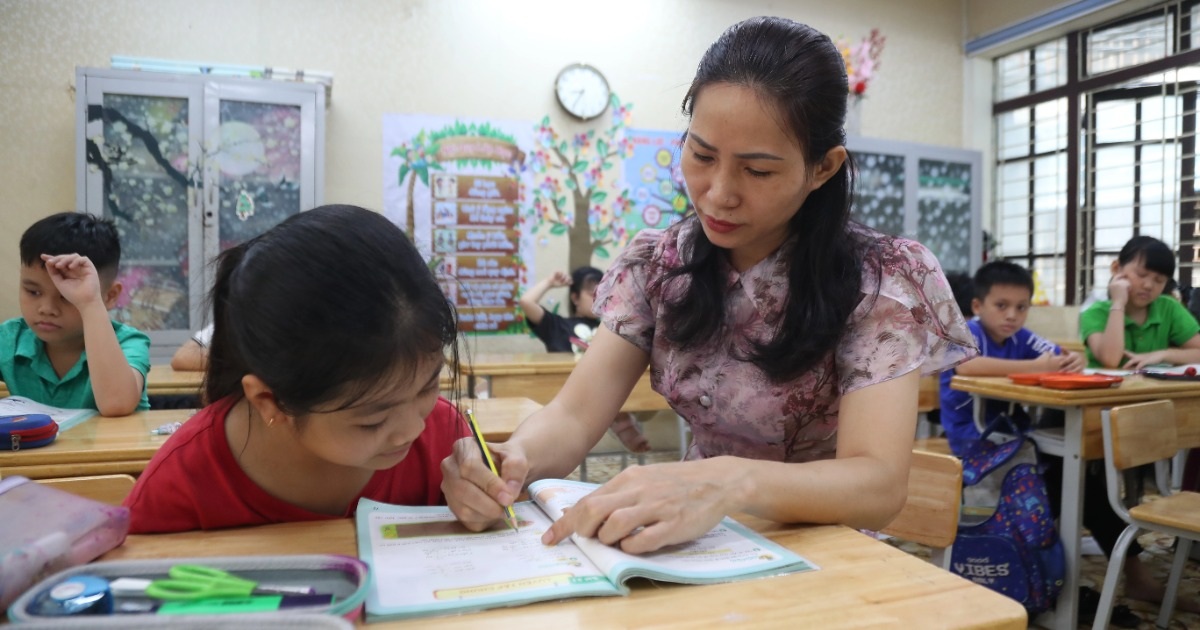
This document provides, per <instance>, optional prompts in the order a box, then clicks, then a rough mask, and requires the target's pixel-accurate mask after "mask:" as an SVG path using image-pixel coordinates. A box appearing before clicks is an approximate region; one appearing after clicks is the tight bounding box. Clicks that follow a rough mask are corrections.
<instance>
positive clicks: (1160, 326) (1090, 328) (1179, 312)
mask: <svg viewBox="0 0 1200 630" xmlns="http://www.w3.org/2000/svg"><path fill="white" fill-rule="evenodd" d="M1111 308H1112V300H1103V301H1100V302H1096V303H1095V304H1092V305H1091V307H1089V308H1088V309H1087V310H1085V311H1083V312H1082V313H1080V314H1079V335H1080V336H1081V337H1082V339H1083V343H1084V344H1085V345H1086V344H1087V338H1088V336H1090V335H1092V334H1095V333H1103V332H1104V329H1105V328H1106V327H1107V326H1108V313H1109V311H1110V310H1111ZM1198 332H1200V324H1197V323H1196V318H1195V317H1193V316H1192V314H1191V312H1189V311H1188V310H1187V308H1186V307H1184V305H1183V304H1180V303H1179V300H1176V299H1175V298H1173V297H1171V296H1169V295H1160V296H1158V297H1157V298H1154V301H1153V302H1151V303H1150V304H1149V306H1147V307H1146V321H1145V322H1144V323H1142V324H1138V323H1137V322H1135V321H1133V320H1132V319H1129V317H1125V349H1126V350H1128V351H1130V352H1133V353H1136V354H1141V353H1144V352H1154V351H1156V350H1166V349H1167V348H1178V347H1180V346H1182V345H1183V344H1185V343H1187V342H1188V340H1190V339H1191V338H1192V337H1195V336H1196V333H1198ZM1087 359H1088V367H1103V366H1102V365H1101V363H1100V361H1098V360H1097V359H1096V357H1095V356H1094V355H1093V354H1092V349H1091V348H1087ZM1124 362H1125V359H1122V360H1121V363H1124Z"/></svg>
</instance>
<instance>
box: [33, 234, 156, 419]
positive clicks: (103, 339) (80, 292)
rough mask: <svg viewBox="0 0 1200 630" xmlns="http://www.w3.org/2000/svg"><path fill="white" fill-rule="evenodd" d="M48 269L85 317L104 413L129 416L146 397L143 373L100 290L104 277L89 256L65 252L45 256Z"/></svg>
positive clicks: (90, 362)
mask: <svg viewBox="0 0 1200 630" xmlns="http://www.w3.org/2000/svg"><path fill="white" fill-rule="evenodd" d="M42 260H44V261H46V271H47V272H48V273H49V274H50V279H51V280H52V281H53V282H54V286H55V287H56V288H57V289H58V291H59V293H61V294H62V296H63V297H64V298H66V299H67V301H68V302H70V303H71V304H72V305H73V306H75V308H77V309H79V315H80V317H81V318H82V319H83V346H84V350H85V351H86V352H87V360H88V373H89V375H90V377H91V381H92V394H93V395H94V396H95V398H96V408H97V409H98V410H99V411H100V414H101V415H105V416H125V415H129V414H131V413H133V412H134V411H135V410H136V409H137V406H138V403H140V402H141V399H142V383H143V380H144V377H143V376H142V373H141V372H139V371H138V370H136V369H134V368H133V367H131V366H130V365H129V361H127V360H126V358H125V353H124V352H122V351H121V345H120V343H119V342H118V341H117V335H116V333H115V332H114V331H113V324H112V320H111V319H110V318H109V316H108V306H107V305H106V304H105V300H104V296H102V295H101V293H100V277H99V275H98V274H97V273H96V267H95V266H94V265H92V261H91V260H88V258H87V257H86V256H80V255H78V254H65V255H62V256H46V255H43V256H42Z"/></svg>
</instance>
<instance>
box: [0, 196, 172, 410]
mask: <svg viewBox="0 0 1200 630" xmlns="http://www.w3.org/2000/svg"><path fill="white" fill-rule="evenodd" d="M120 261H121V243H120V239H119V238H118V236H117V229H116V226H114V225H113V223H112V222H111V221H107V220H104V219H101V218H98V217H95V216H92V215H89V214H84V213H77V212H63V213H59V214H55V215H51V216H49V217H46V218H44V219H42V220H40V221H38V222H36V223H34V224H33V225H32V226H30V227H29V229H28V230H26V231H25V233H24V234H23V235H22V236H21V286H20V304H21V317H18V318H15V319H11V320H8V321H6V322H4V323H3V324H0V380H3V381H4V382H5V384H6V385H8V389H9V392H11V393H12V394H13V395H16V396H25V397H27V398H30V399H33V400H35V401H37V402H40V403H44V404H48V405H54V406H58V407H68V408H76V409H97V410H99V411H100V413H101V415H105V416H124V415H128V414H130V413H132V412H134V411H136V410H139V409H149V408H150V403H149V400H148V399H147V396H146V373H147V372H149V371H150V338H149V337H147V336H146V335H145V334H144V333H142V332H140V331H138V330H137V329H136V328H133V327H131V326H126V325H124V324H121V323H118V322H114V321H112V319H110V318H109V316H108V310H109V309H110V308H112V307H113V305H114V304H115V303H116V301H117V298H118V297H119V296H120V295H121V283H119V282H117V281H116V278H117V267H118V265H119V264H120Z"/></svg>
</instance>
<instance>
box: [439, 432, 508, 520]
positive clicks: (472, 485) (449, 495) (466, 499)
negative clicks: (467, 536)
mask: <svg viewBox="0 0 1200 630" xmlns="http://www.w3.org/2000/svg"><path fill="white" fill-rule="evenodd" d="M488 448H489V449H490V450H491V452H492V457H493V458H495V460H496V466H497V467H498V468H499V469H500V474H501V477H497V476H496V475H495V474H493V473H492V471H491V469H490V468H488V465H487V463H486V462H484V461H483V454H482V453H480V452H479V444H477V443H476V442H475V438H473V437H465V438H462V439H460V440H459V441H457V442H455V443H454V450H453V451H452V452H451V453H450V456H449V457H447V458H446V459H443V460H442V494H444V495H446V505H448V506H449V507H450V511H451V512H454V516H456V517H458V520H459V521H460V522H462V524H463V525H464V526H466V528H467V529H469V530H471V531H473V532H479V531H483V530H485V529H487V528H489V527H491V526H492V525H493V524H495V523H496V522H497V521H500V520H502V519H503V517H504V508H505V507H506V506H510V505H512V504H513V501H515V500H516V499H517V496H518V495H520V494H521V488H522V487H524V485H525V476H526V475H527V474H529V463H528V461H526V459H525V453H524V452H523V451H522V450H521V449H519V448H517V447H516V446H510V445H509V444H491V443H490V442H489V443H488Z"/></svg>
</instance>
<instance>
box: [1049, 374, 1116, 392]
mask: <svg viewBox="0 0 1200 630" xmlns="http://www.w3.org/2000/svg"><path fill="white" fill-rule="evenodd" d="M1123 380H1125V379H1124V378H1122V377H1120V376H1108V375H1106V374H1055V375H1049V376H1043V377H1042V382H1041V386H1042V387H1049V388H1050V389H1104V388H1106V387H1116V386H1117V385H1119V384H1120V383H1121V381H1123Z"/></svg>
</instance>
